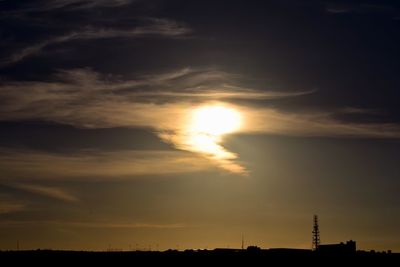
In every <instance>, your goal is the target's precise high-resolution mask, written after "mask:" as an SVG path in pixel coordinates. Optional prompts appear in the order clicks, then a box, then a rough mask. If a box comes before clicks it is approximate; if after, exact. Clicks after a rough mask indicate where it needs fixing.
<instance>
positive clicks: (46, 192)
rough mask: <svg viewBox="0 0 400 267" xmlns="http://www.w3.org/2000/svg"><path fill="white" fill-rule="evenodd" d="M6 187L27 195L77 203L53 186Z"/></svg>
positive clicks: (63, 190) (66, 193)
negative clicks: (24, 192)
mask: <svg viewBox="0 0 400 267" xmlns="http://www.w3.org/2000/svg"><path fill="white" fill-rule="evenodd" d="M7 186H10V187H13V188H16V189H19V190H23V191H26V192H29V193H33V194H37V195H40V196H45V197H49V198H53V199H57V200H62V201H65V202H78V201H79V199H78V198H77V197H76V196H74V195H73V194H71V193H69V192H67V191H66V190H65V189H63V188H59V187H53V186H43V185H38V184H15V183H14V184H7Z"/></svg>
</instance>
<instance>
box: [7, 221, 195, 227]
mask: <svg viewBox="0 0 400 267" xmlns="http://www.w3.org/2000/svg"><path fill="white" fill-rule="evenodd" d="M27 225H30V226H34V225H40V226H43V225H48V226H50V225H53V226H63V227H79V228H125V229H137V228H149V229H180V228H187V227H189V226H188V225H186V224H183V223H170V224H159V223H126V222H123V223H120V222H85V221H56V220H53V221H51V220H49V221H16V220H3V221H0V227H10V226H13V227H16V226H17V227H18V226H23V227H25V226H27Z"/></svg>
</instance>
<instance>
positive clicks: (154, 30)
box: [0, 18, 191, 67]
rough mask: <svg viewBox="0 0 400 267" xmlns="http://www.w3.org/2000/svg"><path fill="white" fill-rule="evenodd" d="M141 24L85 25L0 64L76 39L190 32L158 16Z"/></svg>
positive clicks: (41, 43)
mask: <svg viewBox="0 0 400 267" xmlns="http://www.w3.org/2000/svg"><path fill="white" fill-rule="evenodd" d="M142 22H144V23H143V25H141V26H136V27H134V28H131V29H118V28H97V27H96V28H93V27H85V28H84V29H81V30H78V31H72V32H69V33H67V34H63V35H60V36H55V37H50V38H48V39H46V40H44V41H41V42H38V43H36V44H33V45H29V46H27V47H24V48H22V49H21V50H19V51H17V52H15V53H12V54H11V55H10V56H9V57H8V58H5V59H3V60H1V61H0V67H1V66H7V65H10V64H14V63H17V62H20V61H22V60H24V59H26V58H27V57H30V56H33V55H37V54H39V53H41V52H42V51H43V50H44V49H45V48H46V47H49V46H52V45H57V44H61V43H66V42H71V41H76V40H95V39H109V38H138V37H143V36H149V35H153V36H161V37H177V36H183V35H186V34H188V33H190V32H191V29H189V28H188V27H186V26H184V25H182V24H179V23H178V22H176V21H173V20H168V19H160V18H146V19H142Z"/></svg>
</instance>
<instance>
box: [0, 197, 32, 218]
mask: <svg viewBox="0 0 400 267" xmlns="http://www.w3.org/2000/svg"><path fill="white" fill-rule="evenodd" d="M25 209H26V205H25V204H23V203H21V202H20V201H16V200H14V199H11V198H9V197H8V196H7V195H3V194H0V214H6V213H13V212H19V211H23V210H25Z"/></svg>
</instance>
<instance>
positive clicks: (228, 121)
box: [190, 105, 241, 136]
mask: <svg viewBox="0 0 400 267" xmlns="http://www.w3.org/2000/svg"><path fill="white" fill-rule="evenodd" d="M240 126H241V116H240V113H239V112H238V111H237V110H235V109H233V108H229V107H225V106H222V105H215V106H202V107H199V108H197V109H195V110H194V111H193V113H192V118H191V127H190V128H191V130H192V131H193V132H195V133H199V134H206V135H212V136H221V135H224V134H228V133H233V132H235V131H237V130H239V128H240Z"/></svg>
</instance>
